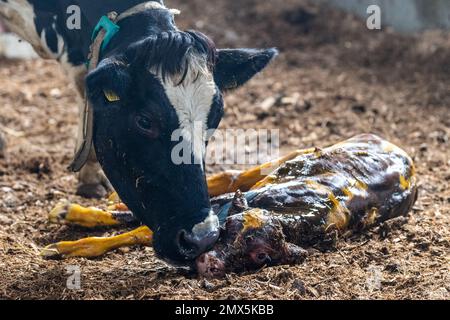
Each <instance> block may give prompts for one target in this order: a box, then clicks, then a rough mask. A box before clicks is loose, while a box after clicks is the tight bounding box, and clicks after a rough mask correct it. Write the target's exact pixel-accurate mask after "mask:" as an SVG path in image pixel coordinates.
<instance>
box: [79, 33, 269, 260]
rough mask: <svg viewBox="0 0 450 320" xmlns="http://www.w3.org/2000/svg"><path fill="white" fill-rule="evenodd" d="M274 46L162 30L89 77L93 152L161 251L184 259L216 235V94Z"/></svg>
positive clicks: (245, 76) (240, 79)
mask: <svg viewBox="0 0 450 320" xmlns="http://www.w3.org/2000/svg"><path fill="white" fill-rule="evenodd" d="M275 55H276V50H274V49H269V50H254V49H236V50H216V49H215V47H214V44H213V43H212V42H211V41H210V40H209V39H208V38H206V37H205V36H204V35H202V34H200V33H197V32H181V31H173V32H163V33H160V34H158V35H156V36H153V37H149V38H147V39H144V40H142V41H139V42H137V43H134V44H133V45H131V46H130V47H129V48H128V49H127V50H126V51H125V52H123V53H120V54H116V55H112V56H110V57H108V58H106V59H104V60H103V61H102V62H101V63H100V64H99V66H98V68H97V69H96V70H95V71H93V72H91V73H90V74H89V75H88V77H87V80H86V81H87V89H88V98H89V99H90V101H91V103H92V105H93V107H94V119H95V121H94V122H95V124H94V144H95V150H96V154H97V158H98V160H99V162H100V164H101V165H102V167H103V169H104V171H105V173H106V175H107V177H108V178H109V180H110V181H111V183H112V185H113V186H114V188H115V189H116V190H117V192H118V193H119V195H120V197H121V198H122V200H123V201H124V202H125V203H126V204H127V205H128V207H129V208H130V209H131V210H132V211H133V213H134V214H135V215H136V216H137V217H138V218H139V219H140V220H141V221H142V222H143V223H145V224H146V225H148V226H149V227H150V228H151V229H152V230H153V231H154V233H155V237H154V248H155V250H156V252H157V253H158V254H159V256H160V257H161V258H164V259H166V260H168V261H170V262H172V263H180V264H181V263H185V262H187V261H190V260H193V259H195V257H197V256H198V255H199V254H201V253H202V252H204V251H206V250H207V249H209V248H210V247H211V246H212V245H213V244H214V243H215V241H216V240H217V238H218V235H219V223H218V219H217V217H216V216H215V215H214V214H213V213H212V210H211V206H210V201H209V195H208V189H207V183H206V177H205V172H204V156H205V148H206V145H207V136H206V135H207V134H206V133H207V131H208V132H209V130H211V129H216V128H217V126H218V125H219V123H220V121H221V119H222V116H223V108H224V106H223V100H222V93H223V92H224V91H226V90H231V89H234V88H237V87H239V86H241V85H242V84H244V83H245V82H247V81H248V80H249V79H251V78H252V77H253V76H254V75H255V74H256V73H258V72H259V71H261V70H262V69H263V68H264V67H265V66H266V65H267V64H268V63H269V62H270V60H271V59H272V58H273V57H274V56H275Z"/></svg>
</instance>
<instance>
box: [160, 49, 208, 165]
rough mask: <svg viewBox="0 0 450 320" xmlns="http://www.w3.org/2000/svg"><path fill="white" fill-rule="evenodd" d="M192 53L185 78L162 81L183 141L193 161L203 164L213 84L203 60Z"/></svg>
mask: <svg viewBox="0 0 450 320" xmlns="http://www.w3.org/2000/svg"><path fill="white" fill-rule="evenodd" d="M198 59H199V58H195V57H192V59H190V60H192V62H191V63H190V66H189V69H188V73H187V76H186V79H185V80H184V81H183V83H181V84H179V81H180V79H179V77H173V78H172V79H168V80H167V81H162V83H163V86H164V90H165V92H166V95H167V97H168V98H169V101H170V103H171V104H172V106H173V107H174V108H175V111H176V113H177V116H178V120H179V125H180V127H179V129H180V130H181V136H182V137H183V139H184V140H183V141H184V142H185V143H187V144H188V145H189V146H190V149H191V152H192V155H193V157H194V160H195V164H199V165H200V166H201V167H202V168H203V158H204V156H205V152H206V151H205V138H206V131H207V129H208V127H207V121H208V115H209V112H210V110H211V106H212V102H213V99H214V96H215V95H216V84H215V82H214V77H213V74H212V73H211V72H210V71H209V70H208V68H206V62H200V61H198Z"/></svg>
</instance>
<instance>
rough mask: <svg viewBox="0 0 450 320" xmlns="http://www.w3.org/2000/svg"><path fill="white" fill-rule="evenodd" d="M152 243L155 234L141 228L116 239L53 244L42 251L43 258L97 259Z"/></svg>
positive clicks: (82, 240)
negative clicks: (125, 248)
mask: <svg viewBox="0 0 450 320" xmlns="http://www.w3.org/2000/svg"><path fill="white" fill-rule="evenodd" d="M152 242H153V232H152V231H151V230H150V229H149V228H148V227H140V228H138V229H136V230H133V231H130V232H127V233H124V234H121V235H118V236H114V237H105V238H101V237H91V238H85V239H81V240H78V241H63V242H58V243H55V244H51V245H49V246H47V247H45V248H44V249H42V251H41V256H43V257H44V258H49V259H57V258H69V257H85V258H95V257H99V256H102V255H104V254H105V253H107V252H108V251H111V250H115V249H118V248H121V247H130V246H135V245H142V246H147V247H151V246H152Z"/></svg>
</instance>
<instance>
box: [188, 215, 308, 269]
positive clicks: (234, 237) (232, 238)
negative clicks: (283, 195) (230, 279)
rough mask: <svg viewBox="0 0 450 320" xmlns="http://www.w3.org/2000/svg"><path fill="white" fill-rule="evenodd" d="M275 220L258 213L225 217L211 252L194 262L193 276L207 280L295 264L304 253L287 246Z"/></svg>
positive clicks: (278, 221)
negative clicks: (267, 267) (265, 267)
mask: <svg viewBox="0 0 450 320" xmlns="http://www.w3.org/2000/svg"><path fill="white" fill-rule="evenodd" d="M287 240H288V239H286V237H285V235H284V232H283V227H282V224H281V223H280V220H279V218H278V217H277V216H274V215H272V214H271V213H270V212H268V211H265V210H261V209H251V210H246V211H244V212H243V213H239V214H236V215H232V216H230V217H228V219H227V221H226V223H225V226H224V228H223V229H222V231H221V236H220V239H219V241H218V242H217V243H216V244H215V246H214V248H213V249H212V250H210V251H208V252H205V253H203V254H202V255H200V256H199V257H198V258H197V259H196V269H197V272H198V273H199V274H200V275H201V276H204V277H207V278H219V277H223V276H224V275H225V274H226V273H227V272H243V271H249V270H256V269H260V268H262V267H264V266H275V265H282V264H295V263H299V262H301V261H303V260H304V259H305V257H306V255H307V252H306V251H305V250H303V249H302V248H300V247H298V246H296V245H294V244H292V243H289V242H288V241H287Z"/></svg>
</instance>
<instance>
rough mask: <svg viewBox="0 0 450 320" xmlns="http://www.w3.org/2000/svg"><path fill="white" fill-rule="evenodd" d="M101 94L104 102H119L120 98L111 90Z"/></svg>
mask: <svg viewBox="0 0 450 320" xmlns="http://www.w3.org/2000/svg"><path fill="white" fill-rule="evenodd" d="M103 93H104V94H105V98H106V100H108V101H109V102H117V101H120V97H119V96H118V95H117V93H115V92H114V91H111V90H103Z"/></svg>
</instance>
